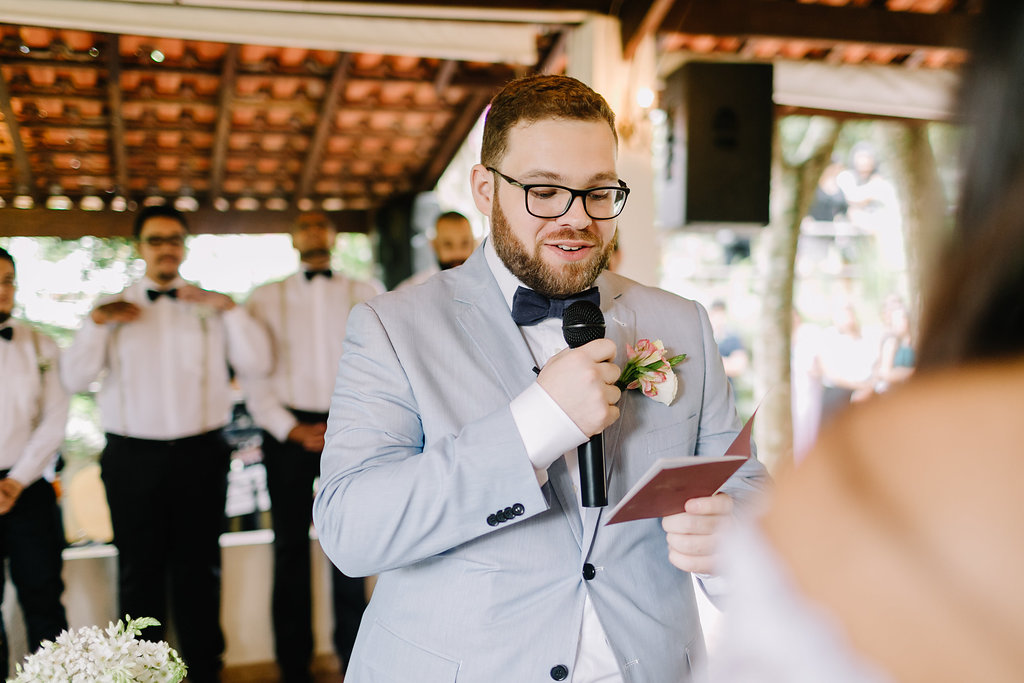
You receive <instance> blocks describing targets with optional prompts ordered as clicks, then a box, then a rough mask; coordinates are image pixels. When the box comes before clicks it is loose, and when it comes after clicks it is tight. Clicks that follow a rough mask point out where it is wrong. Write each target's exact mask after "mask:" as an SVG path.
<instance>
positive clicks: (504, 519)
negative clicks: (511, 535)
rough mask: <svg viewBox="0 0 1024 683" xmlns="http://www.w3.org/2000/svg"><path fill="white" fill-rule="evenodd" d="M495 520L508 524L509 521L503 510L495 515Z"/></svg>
mask: <svg viewBox="0 0 1024 683" xmlns="http://www.w3.org/2000/svg"><path fill="white" fill-rule="evenodd" d="M494 518H495V519H497V520H498V521H499V522H507V521H508V518H507V517H505V512H504V511H503V510H498V511H497V512H495V513H494Z"/></svg>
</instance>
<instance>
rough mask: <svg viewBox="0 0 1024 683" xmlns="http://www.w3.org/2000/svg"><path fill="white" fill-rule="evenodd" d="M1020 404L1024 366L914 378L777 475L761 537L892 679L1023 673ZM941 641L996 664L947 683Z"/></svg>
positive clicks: (853, 414) (846, 418) (851, 415)
mask: <svg viewBox="0 0 1024 683" xmlns="http://www.w3.org/2000/svg"><path fill="white" fill-rule="evenodd" d="M1022 403H1024V361H1020V360H1017V361H1013V362H1005V363H999V364H992V365H979V366H976V367H965V368H959V369H955V370H950V371H946V372H941V373H934V374H931V375H928V376H925V375H923V374H922V375H918V376H915V377H914V378H912V379H911V380H910V381H909V382H907V383H906V384H905V385H903V386H902V387H900V388H899V389H897V390H894V391H893V392H892V393H891V394H889V395H886V396H883V397H879V398H877V399H875V400H871V401H868V402H866V403H865V404H862V405H859V406H856V407H854V408H852V409H851V410H849V411H848V412H847V413H846V414H845V415H843V416H842V417H841V418H839V419H838V420H837V421H836V422H835V423H833V424H832V425H831V426H830V428H828V429H827V430H825V431H824V433H823V434H822V437H821V439H820V441H819V443H818V444H817V445H816V446H815V448H814V449H813V450H812V451H811V453H810V454H809V455H808V457H807V459H806V460H805V461H804V462H803V463H801V464H800V465H799V466H798V467H797V468H795V470H793V471H792V472H791V473H789V474H788V475H786V476H783V477H780V478H779V479H780V481H779V484H778V487H777V489H776V491H775V494H774V497H773V500H772V503H771V505H770V506H769V510H768V512H767V513H766V515H765V517H764V519H763V527H764V530H765V532H766V534H767V536H768V537H769V539H770V540H771V542H772V544H773V546H774V547H775V549H776V551H777V552H778V553H779V556H780V558H782V560H783V561H784V563H785V564H786V565H787V566H788V569H789V570H790V571H791V572H792V575H793V576H794V578H795V580H796V581H797V583H798V584H799V585H800V587H801V588H802V590H803V591H804V592H805V594H806V595H807V596H808V597H810V598H811V599H812V600H813V601H815V602H818V603H820V604H821V605H823V606H825V607H826V608H827V609H828V610H829V611H831V612H833V613H834V614H836V615H837V616H838V617H839V618H840V620H841V621H842V622H843V624H844V626H845V628H846V630H847V634H848V636H849V637H850V640H851V641H852V643H853V645H854V646H855V647H856V648H857V649H858V650H860V651H861V652H863V653H864V654H866V655H868V656H869V657H870V658H871V659H874V660H875V661H878V662H881V663H883V664H884V665H885V668H886V669H888V670H889V671H891V672H894V673H896V674H897V675H896V676H895V677H894V678H895V679H896V680H971V679H973V680H1000V681H1001V680H1014V679H1013V678H1012V675H1011V677H1007V676H1008V675H1010V674H1007V672H1012V671H1014V670H1016V671H1017V673H1019V670H1020V669H1019V668H1015V667H1018V666H1019V665H1020V664H1021V662H1022V658H1021V655H1020V653H1019V647H1018V646H1017V645H1016V644H1015V643H1019V642H1020V639H1021V638H1024V594H1021V592H1020V591H1019V590H1018V589H1017V585H1018V584H1019V576H1020V575H1021V574H1022V573H1024V545H1022V544H1021V543H1020V542H1019V539H1020V534H1021V532H1022V530H1024V529H1022V526H1021V521H1020V520H1021V519H1024V497H1022V496H1021V495H1020V486H1021V482H1022V481H1024V458H1022V457H1021V455H1020V443H1021V442H1022V439H1024V419H1021V414H1022V410H1021V409H1022V408H1024V405H1022ZM865 572H869V573H870V575H873V576H876V577H878V578H879V580H878V581H872V585H873V586H874V589H875V592H876V595H875V596H874V597H873V599H872V600H868V601H865V600H863V599H861V598H858V597H856V596H857V595H859V591H857V590H854V586H855V585H856V584H857V583H858V582H862V581H863V580H864V579H865ZM883 577H884V578H883ZM964 596H970V597H969V598H967V599H964ZM978 623H982V624H988V625H989V626H991V629H984V628H982V629H978V628H975V627H974V626H971V625H972V624H975V625H976V624H978ZM982 632H989V633H991V632H999V633H1003V634H1004V635H1006V636H1008V637H1007V638H1005V639H996V640H993V639H989V638H984V637H981V636H980V634H981V633H982ZM936 642H956V643H958V648H960V650H961V651H962V652H969V653H973V655H972V656H966V657H964V658H962V659H964V661H968V662H972V663H974V664H971V666H976V663H977V662H979V661H983V662H985V665H986V667H987V668H988V669H989V671H988V672H987V673H986V675H984V676H981V677H980V678H974V676H973V675H972V674H970V673H967V672H957V673H956V674H954V675H949V674H950V672H951V670H946V671H945V674H947V675H946V676H945V677H943V667H949V666H951V662H949V661H947V660H946V659H944V658H942V657H940V658H938V659H936V658H935V657H934V656H933V655H934V643H936ZM929 652H930V653H931V655H929V654H928V653H929ZM961 673H962V674H963V676H960V674H961ZM975 673H976V672H975ZM958 676H959V677H958Z"/></svg>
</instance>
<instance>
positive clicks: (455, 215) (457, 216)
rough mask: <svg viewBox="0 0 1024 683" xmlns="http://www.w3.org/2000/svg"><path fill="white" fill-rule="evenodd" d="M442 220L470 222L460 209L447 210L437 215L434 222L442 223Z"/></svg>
mask: <svg viewBox="0 0 1024 683" xmlns="http://www.w3.org/2000/svg"><path fill="white" fill-rule="evenodd" d="M441 221H466V222H467V223H468V222H469V219H468V218H466V217H465V216H463V215H462V214H461V213H459V212H458V211H445V212H444V213H442V214H441V215H440V216H438V217H437V220H436V221H434V223H435V224H436V223H440V222H441Z"/></svg>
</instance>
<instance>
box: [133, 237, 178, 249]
mask: <svg viewBox="0 0 1024 683" xmlns="http://www.w3.org/2000/svg"><path fill="white" fill-rule="evenodd" d="M141 241H142V243H143V244H146V245H148V246H150V247H162V246H164V245H165V244H166V245H167V246H169V247H181V246H184V245H185V236H184V235H168V236H166V237H163V236H160V235H150V236H149V237H143V238H142V240H141Z"/></svg>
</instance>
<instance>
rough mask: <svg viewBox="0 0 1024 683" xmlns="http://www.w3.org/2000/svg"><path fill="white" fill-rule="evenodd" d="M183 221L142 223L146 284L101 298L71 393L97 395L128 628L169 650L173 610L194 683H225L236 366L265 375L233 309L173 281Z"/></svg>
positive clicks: (149, 210)
mask: <svg viewBox="0 0 1024 683" xmlns="http://www.w3.org/2000/svg"><path fill="white" fill-rule="evenodd" d="M187 226H188V224H187V222H186V220H185V216H184V215H183V214H182V213H181V212H179V211H177V210H176V209H174V208H172V207H170V206H166V205H161V206H150V207H146V208H144V209H142V210H141V211H140V212H139V213H138V215H137V216H136V218H135V224H134V230H133V233H134V236H135V239H136V240H137V248H138V251H139V255H140V256H141V257H142V259H143V260H144V261H145V262H146V273H145V275H144V276H143V277H142V278H141V279H140V280H138V281H137V282H135V283H133V284H131V285H129V286H128V287H127V288H126V289H125V290H124V291H122V292H120V293H118V294H113V295H110V296H105V297H102V298H101V299H100V301H99V303H98V304H97V305H96V306H95V307H94V308H93V310H92V312H91V314H90V315H89V316H88V317H87V318H86V320H85V322H84V323H83V324H82V328H81V329H80V330H79V331H78V333H77V334H76V336H75V339H74V342H73V343H72V344H71V346H70V347H69V348H68V349H67V351H66V352H65V355H64V362H63V363H62V364H61V379H62V380H63V382H64V386H65V388H66V389H67V390H68V391H70V392H78V391H86V390H87V389H89V387H90V385H91V384H92V383H93V382H95V381H97V380H99V381H100V383H101V384H100V389H99V392H98V394H97V403H98V404H99V408H100V414H101V422H102V425H103V430H104V431H105V432H106V439H107V443H106V447H105V448H104V449H103V453H102V455H101V456H100V465H101V467H102V476H103V483H104V485H105V487H106V491H107V502H108V503H109V505H110V518H111V523H112V525H113V529H114V545H116V546H117V550H118V590H119V601H120V607H119V611H120V614H121V615H125V614H129V615H131V616H132V617H136V618H137V617H154V618H156V619H158V620H159V621H160V626H153V627H150V628H147V629H146V630H145V631H143V633H142V637H143V638H145V639H147V640H164V639H165V634H166V624H167V623H168V603H170V608H171V612H172V613H173V619H174V623H175V627H176V631H177V634H178V642H179V643H180V651H181V655H182V657H183V658H184V660H185V662H186V664H188V677H189V680H190V681H192V682H193V683H208V682H209V681H217V680H219V677H220V674H219V672H220V669H221V667H222V661H221V657H222V654H223V651H224V634H223V632H222V631H221V626H220V597H221V553H220V543H219V539H220V532H221V529H222V528H223V525H224V503H225V497H226V493H227V471H228V463H229V461H230V457H231V446H230V445H229V444H228V442H227V441H226V440H225V439H224V435H223V433H222V428H223V427H224V426H225V425H227V424H228V422H229V421H230V420H231V410H232V397H231V387H230V382H229V378H228V365H229V363H230V365H231V367H232V368H234V370H235V371H237V372H239V373H242V372H245V373H250V374H260V373H264V372H266V371H267V368H268V367H269V363H270V349H269V344H268V342H267V340H266V335H265V334H264V333H263V330H262V329H261V328H260V327H259V325H257V324H256V322H255V321H254V320H253V319H252V318H250V317H249V316H248V314H247V313H246V312H245V311H244V310H243V309H242V308H241V307H237V306H236V305H235V302H234V301H233V300H232V299H231V297H229V296H227V295H226V294H221V293H219V292H212V291H209V290H205V289H201V288H199V287H197V286H195V285H193V284H190V283H187V282H186V281H185V280H183V279H182V277H181V275H180V274H179V272H178V269H179V267H180V266H181V263H182V261H184V259H185V237H186V236H187V234H188V227H187Z"/></svg>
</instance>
